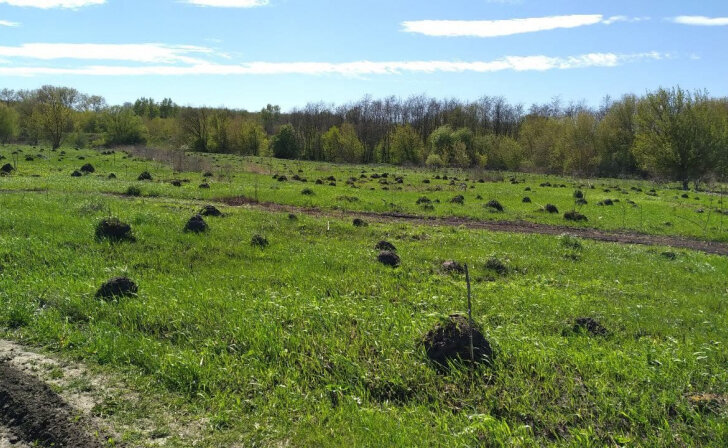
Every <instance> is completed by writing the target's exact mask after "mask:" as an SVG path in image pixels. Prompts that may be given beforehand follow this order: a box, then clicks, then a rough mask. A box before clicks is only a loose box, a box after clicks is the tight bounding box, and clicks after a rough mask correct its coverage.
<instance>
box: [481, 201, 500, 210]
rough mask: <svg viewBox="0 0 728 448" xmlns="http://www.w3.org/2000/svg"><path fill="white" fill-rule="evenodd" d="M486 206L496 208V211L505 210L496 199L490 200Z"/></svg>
mask: <svg viewBox="0 0 728 448" xmlns="http://www.w3.org/2000/svg"><path fill="white" fill-rule="evenodd" d="M485 206H486V207H488V208H490V209H491V210H495V211H499V212H502V211H503V206H502V205H501V203H500V202H498V201H496V200H495V199H492V200H490V201H488V203H487V204H485Z"/></svg>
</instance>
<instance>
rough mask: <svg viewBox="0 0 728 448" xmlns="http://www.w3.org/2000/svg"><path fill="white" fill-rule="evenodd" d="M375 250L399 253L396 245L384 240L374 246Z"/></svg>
mask: <svg viewBox="0 0 728 448" xmlns="http://www.w3.org/2000/svg"><path fill="white" fill-rule="evenodd" d="M374 248H375V249H376V250H388V251H390V252H397V248H396V247H394V244H392V243H390V242H389V241H384V240H382V241H380V242H378V243H377V245H376V246H374Z"/></svg>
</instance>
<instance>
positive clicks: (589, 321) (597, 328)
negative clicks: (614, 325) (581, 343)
mask: <svg viewBox="0 0 728 448" xmlns="http://www.w3.org/2000/svg"><path fill="white" fill-rule="evenodd" d="M584 330H586V331H588V332H589V333H591V334H593V335H594V336H606V335H607V334H608V333H609V332H608V331H607V329H606V328H604V326H602V324H600V323H599V322H598V321H597V320H595V319H593V318H591V317H579V318H577V319H576V320H575V321H574V331H575V332H577V333H578V332H581V331H584Z"/></svg>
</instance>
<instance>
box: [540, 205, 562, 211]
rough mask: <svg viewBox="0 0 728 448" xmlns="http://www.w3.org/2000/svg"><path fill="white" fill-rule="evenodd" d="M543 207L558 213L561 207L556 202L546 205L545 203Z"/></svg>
mask: <svg viewBox="0 0 728 448" xmlns="http://www.w3.org/2000/svg"><path fill="white" fill-rule="evenodd" d="M543 209H544V210H546V211H547V212H549V213H558V212H559V209H558V208H557V207H556V206H555V205H554V204H546V205H544V207H543Z"/></svg>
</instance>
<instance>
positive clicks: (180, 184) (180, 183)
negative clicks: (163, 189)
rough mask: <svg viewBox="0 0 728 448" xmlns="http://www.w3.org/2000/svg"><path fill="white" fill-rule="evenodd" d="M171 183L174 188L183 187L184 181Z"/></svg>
mask: <svg viewBox="0 0 728 448" xmlns="http://www.w3.org/2000/svg"><path fill="white" fill-rule="evenodd" d="M170 183H171V184H172V186H173V187H181V186H182V181H181V180H173V181H172V182H170Z"/></svg>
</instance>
